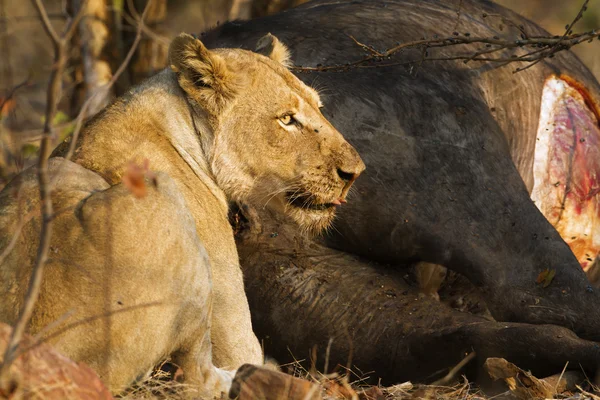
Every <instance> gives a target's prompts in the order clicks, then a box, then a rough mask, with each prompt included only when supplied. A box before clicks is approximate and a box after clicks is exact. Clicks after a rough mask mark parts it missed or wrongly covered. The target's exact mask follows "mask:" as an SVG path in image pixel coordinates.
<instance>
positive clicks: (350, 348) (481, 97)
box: [204, 0, 600, 381]
mask: <svg viewBox="0 0 600 400" xmlns="http://www.w3.org/2000/svg"><path fill="white" fill-rule="evenodd" d="M458 6H459V5H458V4H455V3H453V2H448V1H441V0H386V1H379V0H372V1H369V0H356V1H345V0H344V1H342V0H339V1H336V0H322V1H315V2H310V3H307V4H305V5H303V6H300V7H298V8H295V9H291V10H288V11H285V12H283V13H280V14H278V15H275V16H271V17H267V18H262V19H257V20H252V21H248V22H239V21H236V22H231V23H227V24H225V25H223V26H221V27H219V28H218V29H216V30H214V31H212V32H209V33H207V34H205V35H204V40H205V42H206V43H207V44H208V45H210V46H212V47H227V46H242V47H246V48H249V49H252V46H253V45H254V43H256V41H257V39H258V38H259V37H261V36H262V35H264V34H265V33H267V32H271V33H272V34H274V35H275V36H277V37H278V38H279V39H280V40H282V41H283V42H284V43H285V44H287V45H288V46H289V47H290V50H291V52H292V58H293V60H294V62H295V64H296V66H303V67H316V69H317V70H319V69H321V71H314V70H312V71H310V72H308V71H307V68H296V71H297V73H298V76H299V77H300V78H301V79H303V80H304V81H305V82H307V83H309V84H314V85H315V86H317V88H320V89H321V91H322V93H323V97H324V103H325V107H324V114H325V115H326V116H327V117H328V118H329V119H330V120H331V121H332V122H333V124H334V125H335V126H336V127H337V128H338V129H339V130H340V131H341V132H342V133H343V134H344V135H345V137H346V138H347V139H348V140H349V141H350V142H351V143H352V144H353V145H354V146H355V147H356V148H357V149H358V151H359V153H360V154H361V155H362V157H363V159H364V160H365V163H366V164H367V170H366V172H365V173H364V175H363V176H362V177H361V178H360V179H359V180H358V182H357V183H356V193H355V194H354V196H353V197H351V198H350V201H349V204H346V205H344V206H343V207H341V210H340V213H339V218H338V219H337V222H336V223H335V226H334V228H333V229H331V232H330V233H329V234H328V235H327V236H326V237H325V238H318V239H315V240H307V239H304V238H303V237H302V234H301V233H297V232H294V231H293V230H291V229H290V228H289V227H288V226H287V225H286V224H285V221H274V220H272V219H269V217H264V218H263V223H262V229H261V228H260V227H258V226H257V225H255V226H254V228H250V229H249V231H248V232H246V234H242V235H240V239H239V242H238V244H239V249H240V254H241V258H242V265H243V266H244V268H245V274H246V279H247V290H248V296H249V300H250V304H251V308H252V312H253V318H254V325H255V329H256V331H257V333H258V335H259V336H262V337H263V338H264V339H265V347H266V351H267V352H268V353H271V354H273V355H274V356H275V357H276V358H278V359H279V360H280V361H286V360H288V359H289V358H290V356H289V352H288V348H289V350H291V351H292V352H293V353H294V354H296V355H300V356H302V357H304V356H305V355H306V354H308V352H309V349H311V348H312V346H314V345H318V348H319V351H318V353H319V354H320V355H321V360H323V357H322V356H323V355H324V353H325V349H326V348H327V346H328V344H329V338H334V340H333V342H332V343H331V344H330V351H328V353H329V354H330V355H331V358H332V359H331V360H329V365H332V363H336V362H340V363H342V364H344V363H345V361H346V360H347V358H348V357H349V355H350V353H352V356H353V362H354V365H356V366H357V367H359V368H360V369H362V370H363V371H365V370H367V371H375V372H374V374H373V375H374V376H380V377H384V378H387V379H388V380H391V381H397V380H399V379H425V378H428V377H429V378H430V377H431V376H432V374H434V373H435V372H436V371H440V369H443V368H444V367H448V366H450V365H452V364H454V363H455V362H456V361H457V360H459V359H460V358H461V357H462V356H463V355H464V354H465V352H468V351H470V350H471V349H474V350H476V351H477V352H478V355H479V359H480V361H482V360H483V359H484V358H485V357H487V356H501V357H506V358H508V359H509V360H510V361H515V362H517V363H518V364H519V365H520V366H522V367H524V368H532V369H533V370H534V371H538V372H540V373H544V372H550V371H551V370H556V369H560V368H562V366H564V363H565V362H566V361H572V362H574V364H573V365H577V363H581V364H582V365H584V366H586V367H587V368H589V369H595V367H596V366H597V364H598V361H599V360H600V347H599V346H598V345H597V344H596V343H594V342H592V340H600V290H598V289H596V288H594V287H593V286H592V285H591V284H590V282H589V281H588V280H587V278H586V275H585V273H584V270H583V269H582V266H583V267H586V268H587V267H589V265H590V264H591V261H593V259H594V257H595V256H596V254H597V249H596V247H595V242H596V241H599V242H600V240H599V239H600V235H599V234H598V233H599V232H597V230H598V228H596V226H595V224H596V221H598V210H597V199H598V191H599V190H598V188H599V185H598V182H597V171H598V170H599V168H600V166H599V165H598V163H600V157H594V155H596V154H598V153H599V152H600V148H599V146H600V142H599V141H600V129H599V122H598V121H599V118H598V115H599V113H598V107H597V103H596V100H597V99H600V86H599V84H598V82H597V81H596V80H595V79H594V78H593V76H592V74H591V73H590V72H589V71H588V70H587V69H586V68H585V67H584V66H583V64H582V63H581V62H580V61H579V60H578V59H577V57H576V56H575V55H573V54H572V53H570V52H568V51H563V52H560V53H558V54H556V55H555V56H554V57H553V58H548V59H545V60H543V61H541V62H539V63H537V64H535V65H534V66H532V67H531V68H528V69H525V70H524V71H521V72H519V73H514V71H515V69H516V68H517V67H522V66H525V65H526V64H522V63H521V64H513V63H509V64H507V63H500V62H478V61H470V62H464V61H463V60H438V61H433V60H431V59H440V58H451V57H456V56H464V55H465V54H466V55H473V54H474V53H476V52H477V51H480V50H482V48H483V49H485V46H484V45H481V44H469V45H461V46H444V47H439V48H430V49H427V50H424V49H423V48H422V47H421V48H416V49H405V50H404V51H402V52H398V53H395V54H394V55H392V56H391V57H390V58H389V59H385V60H377V61H375V62H371V63H364V64H359V65H353V64H352V62H354V61H356V60H360V59H362V58H364V57H365V53H366V54H371V53H372V52H373V51H377V50H382V49H388V48H392V47H394V46H395V45H396V44H397V43H398V42H406V41H412V40H419V39H421V38H432V37H434V35H438V37H452V36H453V35H454V32H453V31H454V30H456V29H458V30H459V31H460V32H457V34H458V35H460V36H463V37H464V35H467V36H469V35H470V37H471V38H473V37H488V38H492V37H497V38H504V39H508V40H522V36H521V35H524V37H526V38H527V37H535V36H547V35H548V33H547V32H545V31H544V30H542V29H541V28H539V27H538V26H536V25H535V24H533V23H532V22H530V21H528V20H526V19H524V18H522V17H520V16H518V15H517V14H515V13H513V12H511V11H509V10H507V9H505V8H502V7H500V6H498V5H495V4H494V3H492V2H489V1H475V0H465V1H461V2H460V7H461V8H460V12H459V13H457V7H458ZM506 20H509V21H511V23H506V22H505V21H506ZM501 25H502V28H500V26H501ZM519 26H522V27H523V28H522V29H521V28H519ZM456 27H458V28H456ZM360 43H362V44H364V45H365V46H361V45H360ZM366 46H369V47H370V48H371V49H369V48H368V47H366ZM531 50H534V49H531V48H528V47H525V48H523V49H521V48H516V49H510V50H507V49H505V50H499V51H497V52H495V53H492V54H493V56H494V57H499V58H504V59H506V58H511V57H514V55H515V54H516V55H520V54H524V52H525V51H531ZM428 58H429V60H428ZM347 64H349V65H347ZM326 66H338V68H336V69H333V70H331V69H327V68H323V67H326ZM540 143H541V144H540ZM532 191H533V194H532ZM531 196H533V198H534V200H535V201H536V202H537V206H538V207H539V209H541V210H542V211H544V214H545V215H546V217H547V218H545V217H544V215H543V214H542V213H541V212H540V211H539V209H538V207H536V203H534V201H532V199H531ZM548 220H550V221H551V222H552V223H553V224H554V225H555V226H556V228H558V229H559V231H560V233H562V234H563V237H564V238H565V239H566V240H567V241H569V243H570V244H571V246H572V248H573V249H574V251H575V253H577V255H578V257H579V260H578V257H576V256H574V254H573V251H571V249H570V248H569V245H568V244H567V243H566V242H565V240H563V238H562V237H561V235H560V234H559V232H558V231H557V229H555V227H553V225H552V224H551V223H550V222H549V221H548ZM334 249H335V250H334ZM588 259H589V260H588ZM419 261H425V262H429V263H435V264H440V265H444V266H446V267H448V268H449V269H451V270H453V271H456V272H457V273H459V274H461V275H462V276H464V277H466V278H467V279H468V280H469V281H470V282H471V283H472V284H473V285H474V287H476V288H477V290H476V291H475V292H474V293H470V295H469V296H472V297H475V298H476V297H478V296H480V297H481V298H482V299H483V301H484V302H485V305H486V306H487V308H488V309H489V311H490V312H491V317H490V316H487V317H486V315H485V314H483V313H464V312H460V311H458V310H455V309H452V308H451V307H448V306H447V305H445V304H446V303H448V302H447V301H446V303H444V302H442V303H438V302H435V301H431V300H430V299H427V298H422V297H419V296H418V294H417V293H416V292H415V291H414V290H413V289H411V287H410V286H408V285H407V283H406V277H405V274H406V272H405V270H403V269H402V268H403V267H406V266H410V265H411V264H413V263H415V262H419ZM580 262H581V264H580ZM450 286H451V285H450V284H449V283H447V284H446V289H445V290H446V292H444V288H443V289H442V292H441V297H442V300H445V298H446V300H447V297H448V296H450V295H452V294H455V292H456V290H458V289H453V288H452V287H450ZM462 302H463V300H460V301H459V303H462ZM473 302H474V303H473V304H477V302H476V301H475V300H473ZM451 303H452V302H451ZM455 303H456V302H453V303H452V304H453V305H454V306H455V307H458V305H456V304H455ZM463 308H464V307H463ZM509 322H510V323H509ZM550 324H551V325H550ZM566 328H568V329H566ZM569 329H570V330H572V331H573V332H575V334H576V335H578V336H576V335H575V334H573V333H572V332H571V331H570V330H569ZM319 365H320V366H321V367H322V365H323V364H319Z"/></svg>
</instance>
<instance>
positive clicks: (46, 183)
mask: <svg viewBox="0 0 600 400" xmlns="http://www.w3.org/2000/svg"><path fill="white" fill-rule="evenodd" d="M33 2H34V5H35V7H36V9H37V11H38V14H39V18H40V20H41V22H42V25H43V27H44V30H45V31H46V34H47V35H48V37H49V38H50V39H51V42H52V46H53V48H54V65H53V68H52V72H51V75H50V80H49V84H48V91H47V99H46V111H45V121H44V129H43V133H42V139H41V144H40V155H39V159H38V164H37V170H38V171H37V172H38V183H39V190H40V203H41V214H42V229H41V232H40V243H39V246H38V252H37V256H36V261H35V264H34V267H33V270H32V273H31V277H30V281H29V286H28V289H27V293H26V296H25V300H24V302H23V308H22V310H21V313H20V315H19V319H18V321H17V323H16V324H15V327H14V329H13V330H12V333H11V337H10V339H9V341H8V344H7V347H6V351H5V353H4V358H3V362H2V364H1V365H0V394H2V393H3V394H8V393H10V391H11V388H12V386H13V381H12V379H11V378H12V377H11V375H10V366H11V364H12V362H13V361H14V360H15V359H16V357H17V356H18V353H17V349H18V345H19V343H20V341H21V339H22V337H23V334H24V332H25V328H26V326H27V324H28V323H29V320H30V319H31V316H32V313H33V307H34V305H35V303H36V301H37V298H38V295H39V291H40V287H41V282H42V276H43V270H44V266H45V264H46V261H47V259H48V250H49V248H50V240H51V237H52V222H53V219H54V210H53V207H52V201H51V192H52V187H53V186H54V185H53V184H54V181H53V182H50V180H49V175H48V159H49V157H50V154H51V151H52V136H53V135H52V131H53V126H52V121H53V120H54V116H55V114H56V111H57V108H58V102H59V100H60V96H61V89H62V75H63V72H64V70H65V66H66V64H67V58H68V52H67V51H68V44H69V42H70V40H71V38H72V36H73V35H74V34H75V31H76V27H77V25H78V24H79V22H80V21H81V18H83V16H84V13H85V8H86V3H87V0H83V2H82V4H81V8H80V9H79V10H78V12H77V14H76V15H75V17H74V18H72V19H71V20H70V21H69V23H68V25H67V27H66V29H65V30H64V32H63V33H62V34H61V35H59V33H58V32H57V31H56V30H55V29H54V27H53V26H52V23H51V22H50V18H49V17H48V13H47V12H46V8H45V7H44V5H43V4H42V2H41V0H33ZM150 2H151V1H148V2H147V4H146V8H145V9H144V12H143V13H142V16H141V18H140V20H139V25H138V30H137V34H136V38H135V40H134V43H133V45H132V47H131V49H130V50H129V52H128V54H127V56H126V57H125V60H124V61H123V63H122V64H121V66H120V67H119V69H118V70H117V71H116V72H115V74H114V75H113V77H112V79H111V80H110V82H109V83H108V84H107V85H106V87H105V88H104V89H105V90H108V89H110V87H111V86H112V85H114V83H115V82H116V81H117V79H118V78H119V76H120V75H121V74H122V73H123V71H124V70H125V67H126V66H127V64H128V63H129V61H130V60H131V57H132V56H133V53H134V52H135V49H136V47H137V44H138V43H139V41H140V39H141V34H142V30H143V19H144V17H145V15H146V12H147V10H148V8H149V7H148V6H149V4H150ZM89 100H90V99H88V101H87V102H86V104H84V106H83V107H82V110H81V111H80V113H79V115H78V118H77V123H76V127H75V131H74V132H73V139H72V146H71V148H70V149H69V157H70V155H71V154H72V147H74V146H73V144H74V143H75V142H76V139H77V135H78V133H79V131H80V130H81V126H82V123H83V119H84V118H85V116H86V114H87V112H86V111H87V106H88V105H89ZM4 255H5V254H4V253H3V256H4Z"/></svg>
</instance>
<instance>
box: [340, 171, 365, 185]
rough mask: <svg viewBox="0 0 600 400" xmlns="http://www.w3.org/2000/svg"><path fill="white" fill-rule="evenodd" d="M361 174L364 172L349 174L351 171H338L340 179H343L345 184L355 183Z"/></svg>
mask: <svg viewBox="0 0 600 400" xmlns="http://www.w3.org/2000/svg"><path fill="white" fill-rule="evenodd" d="M361 172H362V170H360V171H352V172H349V171H344V170H343V169H341V168H338V169H337V173H338V176H339V177H340V178H342V180H343V181H344V182H352V181H354V180H355V179H356V178H358V176H359V175H360V173H361Z"/></svg>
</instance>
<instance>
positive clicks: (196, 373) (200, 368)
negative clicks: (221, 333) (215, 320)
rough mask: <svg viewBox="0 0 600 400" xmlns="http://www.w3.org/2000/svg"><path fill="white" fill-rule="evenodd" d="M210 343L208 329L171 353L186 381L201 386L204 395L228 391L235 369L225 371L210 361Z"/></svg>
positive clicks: (216, 394)
mask: <svg viewBox="0 0 600 400" xmlns="http://www.w3.org/2000/svg"><path fill="white" fill-rule="evenodd" d="M211 350H212V344H211V340H210V331H205V333H204V334H203V335H202V336H200V337H196V338H193V340H192V341H191V343H190V344H189V345H187V344H185V345H183V346H182V347H181V349H180V350H179V351H177V352H175V353H174V354H173V361H174V363H175V364H176V365H178V366H179V367H181V368H182V369H183V374H184V375H183V376H184V379H185V381H186V383H188V384H191V385H194V386H197V387H199V388H202V390H201V394H202V395H203V396H206V397H211V398H212V396H217V397H220V394H221V393H225V395H227V393H229V389H231V382H232V379H233V376H234V374H235V371H225V370H222V369H219V368H217V367H215V366H214V365H213V363H212V351H211Z"/></svg>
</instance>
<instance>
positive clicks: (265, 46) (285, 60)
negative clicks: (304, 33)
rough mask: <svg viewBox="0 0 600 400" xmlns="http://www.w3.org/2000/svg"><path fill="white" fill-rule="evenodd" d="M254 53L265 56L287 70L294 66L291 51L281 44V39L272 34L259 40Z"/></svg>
mask: <svg viewBox="0 0 600 400" xmlns="http://www.w3.org/2000/svg"><path fill="white" fill-rule="evenodd" d="M254 51H256V52H257V53H259V54H262V55H263V56H267V57H269V58H270V59H271V60H273V61H277V62H278V63H281V64H283V66H284V67H286V68H289V67H291V66H292V60H291V58H290V51H289V50H288V48H287V47H286V46H285V44H283V43H281V41H280V40H279V39H277V38H276V37H275V36H273V35H271V34H270V33H267V34H266V35H265V36H263V37H262V38H260V39H259V40H258V42H257V43H256V49H255V50H254Z"/></svg>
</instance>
